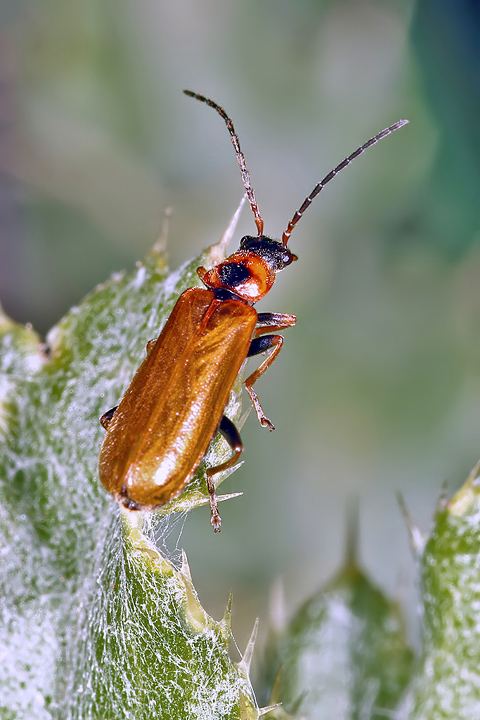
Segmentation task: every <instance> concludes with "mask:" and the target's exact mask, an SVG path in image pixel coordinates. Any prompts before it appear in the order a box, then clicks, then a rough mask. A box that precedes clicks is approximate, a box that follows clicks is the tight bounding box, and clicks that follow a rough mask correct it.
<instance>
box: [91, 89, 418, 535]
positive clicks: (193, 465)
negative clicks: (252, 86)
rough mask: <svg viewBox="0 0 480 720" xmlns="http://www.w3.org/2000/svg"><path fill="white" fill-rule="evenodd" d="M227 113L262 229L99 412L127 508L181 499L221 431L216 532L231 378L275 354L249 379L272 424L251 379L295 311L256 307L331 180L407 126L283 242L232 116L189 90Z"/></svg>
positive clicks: (104, 470)
mask: <svg viewBox="0 0 480 720" xmlns="http://www.w3.org/2000/svg"><path fill="white" fill-rule="evenodd" d="M184 92H185V93H186V95H189V96H190V97H193V98H195V99H197V100H200V101H201V102H203V103H206V104H207V105H209V106H210V107H211V108H213V109H214V110H216V112H217V113H218V114H219V115H220V116H221V117H222V118H223V120H224V121H225V124H226V126H227V129H228V131H229V133H230V138H231V141H232V143H233V147H234V149H235V154H236V156H237V161H238V164H239V166H240V171H241V175H242V180H243V185H244V188H245V193H246V196H247V199H248V201H249V203H250V207H251V209H252V212H253V215H254V218H255V224H256V227H257V235H256V236H250V235H247V236H245V237H243V238H242V239H241V241H240V248H239V250H238V251H237V252H235V253H233V254H232V255H230V256H229V257H227V258H226V260H224V261H223V262H221V263H220V264H219V265H217V266H215V267H214V268H212V269H211V270H206V269H205V268H204V267H199V268H198V270H197V272H198V275H199V276H200V279H201V280H202V282H203V283H204V285H205V288H199V287H193V288H190V289H189V290H186V291H185V292H184V293H182V295H181V296H180V297H179V299H178V301H177V303H176V305H175V307H174V309H173V311H172V313H171V315H170V317H169V318H168V320H167V322H166V324H165V326H164V328H163V330H162V331H161V333H160V335H159V337H158V338H157V339H156V340H151V341H150V342H149V343H148V344H147V356H146V358H145V360H144V361H143V363H142V365H141V366H140V368H139V369H138V371H137V373H136V375H135V377H134V378H133V380H132V383H131V385H130V387H129V388H128V390H127V391H126V393H125V395H124V397H123V399H122V400H121V402H120V404H119V405H118V406H116V407H114V408H112V409H111V410H109V411H108V412H106V413H105V414H104V415H103V416H102V418H101V420H100V421H101V423H102V425H103V427H104V428H105V429H106V431H107V432H106V435H105V439H104V442H103V446H102V450H101V454H100V462H99V470H100V479H101V481H102V483H103V485H104V486H105V487H106V489H107V490H109V491H110V492H111V493H112V494H113V495H114V496H115V497H116V498H117V500H118V501H119V502H120V503H122V504H123V505H124V506H125V507H127V508H130V509H133V510H144V509H154V508H155V507H158V506H159V505H163V504H165V503H166V502H168V501H169V500H171V499H172V498H174V497H176V496H177V495H179V494H180V492H181V491H182V490H183V488H184V487H185V485H186V484H187V483H188V482H189V481H190V480H191V479H192V477H193V475H194V474H195V471H196V470H197V468H198V466H199V465H200V463H201V461H202V459H203V458H204V456H205V453H206V451H207V449H208V447H209V445H210V443H211V441H212V440H213V438H214V437H215V435H216V433H217V432H220V433H221V434H222V435H223V437H224V438H225V440H226V441H227V443H228V445H229V446H230V448H231V451H232V455H231V457H230V458H229V459H228V460H226V461H225V462H223V463H222V464H221V465H217V466H216V467H212V468H209V469H208V470H207V484H208V491H209V493H210V504H211V511H212V517H211V523H212V525H213V527H214V529H215V532H218V531H219V530H220V525H221V518H220V515H219V514H218V507H217V501H216V497H215V486H214V482H213V479H212V478H213V476H214V475H215V474H216V473H219V472H222V471H223V470H227V469H228V468H230V467H232V466H233V465H234V463H236V462H237V460H238V458H239V457H240V455H241V453H242V450H243V445H242V441H241V439H240V435H239V433H238V430H237V429H236V427H235V425H234V424H233V422H232V421H231V420H229V418H228V417H226V415H225V414H224V410H225V406H226V404H227V401H228V397H229V394H230V391H231V389H232V386H233V383H234V381H235V379H236V377H237V375H238V372H239V370H240V368H241V366H242V365H243V363H244V361H245V360H246V358H249V357H252V356H254V355H259V354H261V353H265V352H266V351H269V350H270V351H271V352H270V354H269V355H268V356H267V357H266V358H265V359H264V360H263V361H262V363H261V364H260V365H259V367H258V368H257V369H256V370H255V371H254V372H252V373H251V374H250V375H249V376H248V377H247V379H246V380H245V387H246V389H247V392H248V394H249V396H250V399H251V401H252V403H253V406H254V408H255V411H256V413H257V417H258V420H259V422H260V424H261V425H262V426H263V427H268V428H269V429H270V430H273V429H274V426H273V423H272V422H271V421H270V420H269V419H268V417H267V416H266V415H265V413H264V411H263V409H262V406H261V404H260V401H259V399H258V396H257V393H256V392H255V390H254V389H253V385H254V384H255V383H256V381H257V380H258V378H259V377H260V376H261V375H263V373H264V372H265V371H266V370H267V368H268V367H269V366H270V365H271V364H272V362H273V361H274V360H275V358H276V357H277V355H278V353H279V352H280V350H281V348H282V344H283V337H282V336H281V335H278V334H277V331H278V330H283V329H285V328H287V327H291V326H292V325H294V324H295V322H296V318H295V316H294V315H286V314H283V313H272V312H264V313H257V311H256V310H255V309H254V307H253V305H254V304H255V303H256V302H258V301H259V300H261V299H262V298H263V297H264V296H265V295H266V294H267V293H268V291H269V290H270V288H271V287H272V285H273V283H274V281H275V277H276V274H277V273H278V272H280V270H283V269H284V268H285V267H287V266H288V265H290V264H291V263H292V262H293V261H294V260H296V259H297V256H296V255H294V254H293V253H292V252H291V251H290V249H289V247H288V241H289V238H290V235H291V233H292V230H293V229H294V227H295V225H296V224H297V222H298V221H299V220H300V218H301V217H302V215H303V213H304V212H305V210H306V209H307V208H308V207H309V205H310V203H311V202H312V200H313V199H314V198H315V197H316V196H317V195H318V194H319V193H320V191H321V190H323V188H324V187H325V185H326V184H327V183H329V182H330V180H332V179H333V178H334V177H335V175H337V173H339V172H340V170H343V168H345V167H346V166H347V165H349V164H350V163H351V162H352V160H354V159H355V158H356V157H358V156H359V155H361V153H363V152H364V151H365V150H367V148H369V147H371V146H372V145H375V144H376V143H377V142H378V141H379V140H382V139H383V138H384V137H386V136H387V135H390V134H391V133H392V132H394V131H395V130H398V129H399V128H401V127H402V126H403V125H405V124H406V123H407V122H408V121H407V120H399V121H398V122H396V123H394V124H393V125H391V126H390V127H388V128H385V130H382V132H380V133H378V134H377V135H375V136H374V137H372V138H371V139H370V140H368V141H367V142H366V143H364V144H363V145H361V146H360V147H359V148H357V150H355V152H353V153H352V154H351V155H349V156H348V157H347V158H346V159H345V160H343V162H341V163H340V164H339V165H337V167H336V168H335V169H334V170H332V171H331V172H329V173H328V175H326V176H325V177H324V178H323V180H321V182H319V183H318V184H317V185H315V187H314V188H313V190H312V192H311V193H310V194H309V195H308V196H307V198H306V199H305V200H304V201H303V203H302V205H301V206H300V208H299V209H298V210H297V211H296V212H295V213H294V215H293V217H292V219H291V220H290V222H289V223H288V225H287V228H286V230H285V232H284V233H283V235H282V239H281V241H278V240H272V239H271V238H269V237H267V236H265V235H264V234H263V218H262V216H261V215H260V211H259V209H258V205H257V201H256V199H255V193H254V191H253V188H252V186H251V184H250V175H249V173H248V171H247V167H246V164H245V158H244V155H243V152H242V150H241V149H240V141H239V139H238V136H237V134H236V132H235V129H234V126H233V123H232V121H231V119H230V118H229V116H228V115H227V113H226V112H225V110H224V109H223V108H221V107H220V106H219V105H217V104H216V103H214V102H213V101H212V100H209V99H208V98H206V97H204V96H203V95H198V94H197V93H194V92H191V91H190V90H185V91H184Z"/></svg>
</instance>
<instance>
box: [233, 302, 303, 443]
mask: <svg viewBox="0 0 480 720" xmlns="http://www.w3.org/2000/svg"><path fill="white" fill-rule="evenodd" d="M296 321H297V318H296V317H295V315H286V314H280V313H259V315H258V324H259V327H257V328H256V330H255V333H254V338H253V340H252V342H251V343H250V349H249V351H248V353H247V357H252V356H253V355H259V354H260V353H263V352H265V351H267V350H270V349H272V348H273V351H272V353H271V354H270V355H269V356H268V357H267V358H266V359H265V360H264V361H263V362H262V363H261V364H260V365H259V366H258V368H257V369H256V370H255V372H253V373H252V374H251V375H249V376H248V378H247V379H246V380H245V387H246V389H247V392H248V394H249V395H250V400H251V401H252V403H253V406H254V408H255V412H256V413H257V417H258V420H259V422H260V425H261V426H262V427H268V428H269V429H270V430H275V425H274V424H273V423H272V421H271V420H269V419H268V417H267V416H266V415H265V413H264V411H263V408H262V406H261V404H260V400H259V399H258V395H257V393H256V392H255V390H254V389H253V387H252V386H253V384H254V383H255V382H256V381H257V380H258V378H259V377H260V375H263V373H264V372H265V370H267V368H269V367H270V365H271V364H272V362H273V361H274V360H275V358H276V357H277V355H278V353H279V352H280V350H281V349H282V345H283V337H282V336H281V335H264V336H263V337H260V336H261V335H263V333H266V332H269V331H270V330H283V329H284V328H287V327H291V326H292V325H295V323H296Z"/></svg>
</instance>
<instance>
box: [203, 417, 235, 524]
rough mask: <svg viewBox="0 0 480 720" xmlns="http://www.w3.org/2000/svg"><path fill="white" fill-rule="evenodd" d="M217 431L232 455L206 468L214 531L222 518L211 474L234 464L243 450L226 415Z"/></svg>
mask: <svg viewBox="0 0 480 720" xmlns="http://www.w3.org/2000/svg"><path fill="white" fill-rule="evenodd" d="M218 432H220V433H221V434H222V435H223V437H224V438H225V440H226V441H227V443H228V444H229V445H230V447H231V449H232V452H233V455H232V457H231V458H229V459H228V460H226V461H225V462H224V463H222V464H221V465H216V466H215V467H212V468H208V470H207V487H208V492H209V493H210V507H211V509H212V519H211V520H210V522H211V523H212V525H213V529H214V531H215V532H220V525H221V524H222V518H221V517H220V515H219V514H218V503H217V497H216V495H215V485H214V484H213V480H212V476H213V475H216V474H217V473H219V472H223V470H228V468H230V467H232V465H235V463H236V462H237V460H238V458H239V457H240V455H241V454H242V451H243V443H242V439H241V437H240V434H239V432H238V430H237V428H236V427H235V425H234V424H233V422H232V421H231V420H230V419H229V418H228V417H227V416H226V415H224V416H223V417H222V419H221V420H220V425H219V426H218Z"/></svg>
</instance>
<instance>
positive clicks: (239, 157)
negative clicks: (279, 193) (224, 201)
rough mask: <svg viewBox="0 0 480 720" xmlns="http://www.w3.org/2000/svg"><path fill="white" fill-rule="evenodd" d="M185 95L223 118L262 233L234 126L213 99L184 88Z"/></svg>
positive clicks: (259, 231)
mask: <svg viewBox="0 0 480 720" xmlns="http://www.w3.org/2000/svg"><path fill="white" fill-rule="evenodd" d="M183 92H184V93H185V95H188V96H189V97H193V98H195V99H196V100H200V102H203V103H206V104H207V105H209V106H210V107H211V108H213V109H214V110H216V111H217V113H218V114H219V115H220V117H222V118H223V119H224V120H225V125H226V126H227V128H228V132H229V133H230V137H231V139H232V144H233V147H234V149H235V154H236V156H237V160H238V164H239V165H240V172H241V174H242V180H243V186H244V188H245V192H246V194H247V198H248V202H249V203H250V207H251V208H252V212H253V214H254V216H255V225H256V226H257V230H258V234H259V235H262V234H263V218H262V216H261V215H260V210H259V209H258V205H257V201H256V199H255V192H254V190H253V188H252V186H251V184H250V175H249V173H248V170H247V166H246V165H245V156H244V154H243V152H242V150H241V148H240V140H239V139H238V135H237V133H236V132H235V128H234V127H233V122H232V121H231V119H230V118H229V117H228V115H227V113H226V112H225V110H224V109H223V108H222V107H220V105H217V103H215V102H213V100H209V99H208V98H207V97H205V96H204V95H198V94H197V93H194V92H192V91H191V90H184V91H183Z"/></svg>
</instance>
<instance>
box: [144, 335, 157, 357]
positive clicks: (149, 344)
mask: <svg viewBox="0 0 480 720" xmlns="http://www.w3.org/2000/svg"><path fill="white" fill-rule="evenodd" d="M156 342H157V338H153V340H149V341H148V342H147V344H146V346H145V350H146V351H147V355H150V353H151V352H152V350H153V348H154V346H155V343H156Z"/></svg>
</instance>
